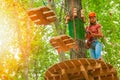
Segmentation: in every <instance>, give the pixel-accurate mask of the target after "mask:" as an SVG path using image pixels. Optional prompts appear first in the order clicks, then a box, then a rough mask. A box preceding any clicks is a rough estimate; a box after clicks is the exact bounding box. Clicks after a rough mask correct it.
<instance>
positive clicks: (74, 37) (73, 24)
mask: <svg viewBox="0 0 120 80" xmlns="http://www.w3.org/2000/svg"><path fill="white" fill-rule="evenodd" d="M73 11H74V0H72V18H73V27H74V38H75V40H76V26H75V19H74V17H73Z"/></svg>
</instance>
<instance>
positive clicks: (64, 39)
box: [50, 35, 75, 52]
mask: <svg viewBox="0 0 120 80" xmlns="http://www.w3.org/2000/svg"><path fill="white" fill-rule="evenodd" d="M50 43H51V44H52V46H53V47H54V48H55V49H57V50H58V51H63V52H65V51H69V50H70V49H71V48H73V47H74V45H75V41H74V40H73V39H72V38H71V37H69V36H67V35H61V36H56V37H54V38H52V39H51V40H50Z"/></svg>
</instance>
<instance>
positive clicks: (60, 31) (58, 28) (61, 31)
mask: <svg viewBox="0 0 120 80" xmlns="http://www.w3.org/2000/svg"><path fill="white" fill-rule="evenodd" d="M49 6H50V7H51V9H52V10H53V11H54V12H56V5H55V2H54V0H50V2H49ZM62 9H63V8H62V5H61V10H60V13H59V14H60V17H59V19H58V18H57V19H56V21H55V22H54V25H55V28H56V31H57V35H62V34H65V30H66V29H65V28H66V27H65V28H64V29H62V28H61V27H62V26H61V25H60V23H61V19H62V15H61V13H62V11H63V10H62ZM59 56H60V58H59V60H60V62H62V61H65V53H64V52H62V51H61V52H60V54H59Z"/></svg>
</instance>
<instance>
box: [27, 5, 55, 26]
mask: <svg viewBox="0 0 120 80" xmlns="http://www.w3.org/2000/svg"><path fill="white" fill-rule="evenodd" d="M28 15H29V17H30V19H31V20H32V21H34V23H35V24H37V25H47V24H50V23H51V22H54V21H55V20H56V15H55V13H54V12H53V10H51V9H50V8H48V7H47V6H44V7H40V8H34V9H31V10H29V11H28Z"/></svg>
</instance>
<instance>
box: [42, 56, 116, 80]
mask: <svg viewBox="0 0 120 80" xmlns="http://www.w3.org/2000/svg"><path fill="white" fill-rule="evenodd" d="M44 78H45V80H117V72H116V70H115V69H114V68H113V67H112V66H111V65H110V64H106V63H105V62H103V61H100V60H94V59H86V58H80V59H75V60H68V61H64V62H61V63H58V64H55V65H53V66H52V67H50V68H49V69H48V70H47V71H46V73H45V76H44Z"/></svg>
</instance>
